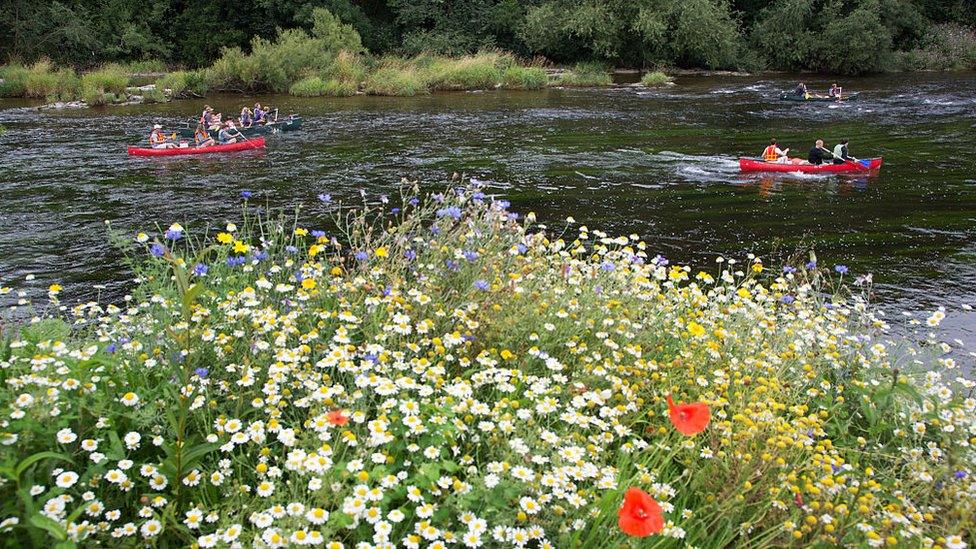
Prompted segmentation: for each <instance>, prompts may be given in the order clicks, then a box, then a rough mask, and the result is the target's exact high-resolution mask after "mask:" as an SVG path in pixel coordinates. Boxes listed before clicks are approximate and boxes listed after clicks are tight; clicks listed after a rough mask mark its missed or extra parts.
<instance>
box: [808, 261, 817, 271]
mask: <svg viewBox="0 0 976 549" xmlns="http://www.w3.org/2000/svg"><path fill="white" fill-rule="evenodd" d="M816 268H817V262H816V261H810V262H808V263H807V269H816Z"/></svg>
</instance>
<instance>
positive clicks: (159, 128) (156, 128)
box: [153, 124, 163, 130]
mask: <svg viewBox="0 0 976 549" xmlns="http://www.w3.org/2000/svg"><path fill="white" fill-rule="evenodd" d="M153 129H154V130H161V129H163V127H162V126H160V125H159V124H153Z"/></svg>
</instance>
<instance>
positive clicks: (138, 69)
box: [125, 59, 166, 75]
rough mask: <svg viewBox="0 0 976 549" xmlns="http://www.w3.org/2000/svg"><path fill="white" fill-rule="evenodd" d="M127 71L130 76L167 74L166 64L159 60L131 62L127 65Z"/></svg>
mask: <svg viewBox="0 0 976 549" xmlns="http://www.w3.org/2000/svg"><path fill="white" fill-rule="evenodd" d="M125 70H126V71H127V72H128V73H129V74H130V75H132V74H151V73H160V72H166V64H165V63H163V62H162V61H160V60H158V59H151V60H145V61H131V62H129V63H126V64H125Z"/></svg>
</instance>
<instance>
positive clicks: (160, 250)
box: [149, 242, 166, 257]
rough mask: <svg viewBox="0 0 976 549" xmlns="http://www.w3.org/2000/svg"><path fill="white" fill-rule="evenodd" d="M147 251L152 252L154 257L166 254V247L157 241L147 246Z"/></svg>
mask: <svg viewBox="0 0 976 549" xmlns="http://www.w3.org/2000/svg"><path fill="white" fill-rule="evenodd" d="M149 253H151V254H153V255H154V256H156V257H163V256H164V255H166V247H165V246H163V245H162V244H160V243H159V242H157V243H155V244H153V245H152V246H150V247H149Z"/></svg>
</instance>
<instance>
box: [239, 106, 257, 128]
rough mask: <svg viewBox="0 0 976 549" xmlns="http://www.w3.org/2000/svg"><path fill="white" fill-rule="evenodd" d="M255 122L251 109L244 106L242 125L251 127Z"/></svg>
mask: <svg viewBox="0 0 976 549" xmlns="http://www.w3.org/2000/svg"><path fill="white" fill-rule="evenodd" d="M252 124H254V115H253V114H252V113H251V109H249V108H247V107H244V108H243V109H241V127H242V128H250V127H251V125H252Z"/></svg>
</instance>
